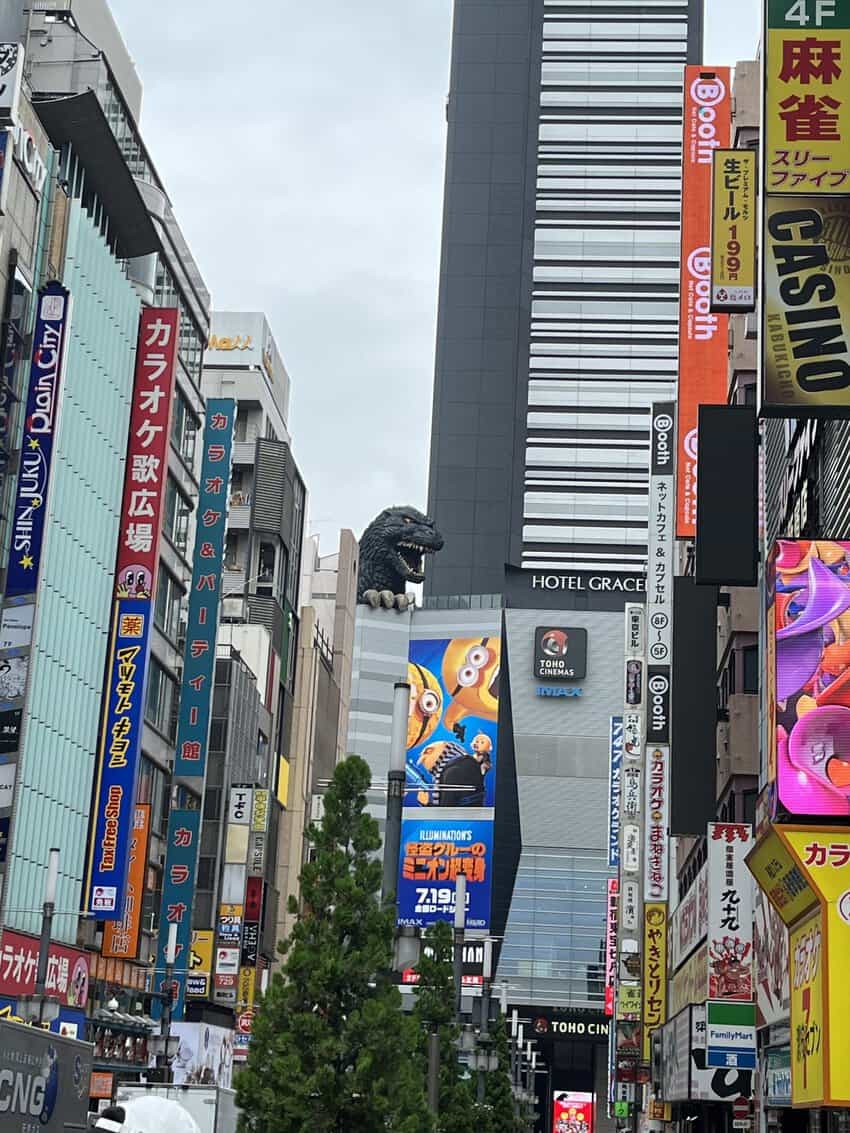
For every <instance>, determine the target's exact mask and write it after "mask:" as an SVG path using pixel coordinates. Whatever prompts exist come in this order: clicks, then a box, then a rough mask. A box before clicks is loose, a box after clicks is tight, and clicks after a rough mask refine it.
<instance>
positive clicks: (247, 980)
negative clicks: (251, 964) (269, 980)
mask: <svg viewBox="0 0 850 1133" xmlns="http://www.w3.org/2000/svg"><path fill="white" fill-rule="evenodd" d="M256 980H257V969H256V968H240V969H239V996H238V1004H239V1007H240V1008H242V1009H243V1010H244V1009H245V1008H249V1009H250V1008H251V1007H253V1006H254V985H255V983H256Z"/></svg>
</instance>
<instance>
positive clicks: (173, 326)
mask: <svg viewBox="0 0 850 1133" xmlns="http://www.w3.org/2000/svg"><path fill="white" fill-rule="evenodd" d="M179 327H180V322H179V312H178V310H177V308H176V307H145V308H144V309H143V311H142V316H141V321H140V324H139V343H138V347H137V349H136V377H135V381H134V383H133V406H132V410H131V413H130V435H129V437H128V440H127V467H126V469H125V472H124V500H123V504H122V507H121V536H120V539H119V543H118V561H117V564H116V570H115V596H116V598H151V597H153V595H154V585H155V583H156V572H157V564H158V562H159V532H160V528H161V523H162V508H163V499H164V495H165V482H166V479H167V472H168V443H169V433H170V430H171V402H172V397H173V392H174V367H175V362H176V359H177V339H178V334H179Z"/></svg>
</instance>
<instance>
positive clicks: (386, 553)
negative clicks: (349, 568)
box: [357, 507, 443, 610]
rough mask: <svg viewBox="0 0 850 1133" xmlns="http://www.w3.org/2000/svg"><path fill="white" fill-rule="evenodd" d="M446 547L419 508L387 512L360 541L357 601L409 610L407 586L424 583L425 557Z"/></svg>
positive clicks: (393, 509)
mask: <svg viewBox="0 0 850 1133" xmlns="http://www.w3.org/2000/svg"><path fill="white" fill-rule="evenodd" d="M442 546H443V537H442V535H441V534H440V533H439V531H438V530H437V528H436V527H435V526H434V522H433V520H431V519H429V518H428V516H427V515H423V514H422V512H421V511H417V510H416V508H415V507H388V508H386V509H385V510H384V511H382V512H381V514H380V515H379V516H378V517H377V519H374V520H373V521H372V522H371V523H370V524H369V526H368V527H367V528H366V530H365V531H364V532H363V535H362V536H361V539H360V573H359V575H358V578H357V601H358V602H363V603H365V604H366V605H368V606H372V607H374V608H375V609H377V607H378V606H381V605H383V606H386V607H387V609H389V610H391V609H393V608H396V609H399V610H406V609H407V607H408V606H409V605H410V601H411V599H410V598H409V596H408V595H407V593H406V590H405V588H406V586H407V585H408V584H409V583H415V582H424V580H425V564H424V561H423V556H424V555H430V554H433V552H434V551H439V550H440V549H441V548H442Z"/></svg>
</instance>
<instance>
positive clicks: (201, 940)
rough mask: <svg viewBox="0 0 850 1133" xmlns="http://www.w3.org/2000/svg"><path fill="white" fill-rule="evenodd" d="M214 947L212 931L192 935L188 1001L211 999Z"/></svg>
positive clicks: (188, 972)
mask: <svg viewBox="0 0 850 1133" xmlns="http://www.w3.org/2000/svg"><path fill="white" fill-rule="evenodd" d="M214 946H215V933H214V932H213V931H212V929H200V930H198V931H195V932H193V933H192V947H191V949H190V950H189V963H188V965H187V970H186V998H187V999H208V998H209V994H210V979H211V977H212V961H213V948H214Z"/></svg>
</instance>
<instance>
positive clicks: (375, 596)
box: [363, 590, 381, 610]
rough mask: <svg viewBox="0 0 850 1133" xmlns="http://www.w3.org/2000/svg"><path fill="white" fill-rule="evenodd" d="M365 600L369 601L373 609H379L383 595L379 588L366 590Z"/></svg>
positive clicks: (364, 592)
mask: <svg viewBox="0 0 850 1133" xmlns="http://www.w3.org/2000/svg"><path fill="white" fill-rule="evenodd" d="M363 600H364V601H365V602H367V603H368V604H369V605H370V606H371V607H372V609H373V610H377V608H378V607H379V606H380V604H381V596H380V594H379V593H378V591H377V590H364V591H363Z"/></svg>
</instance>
